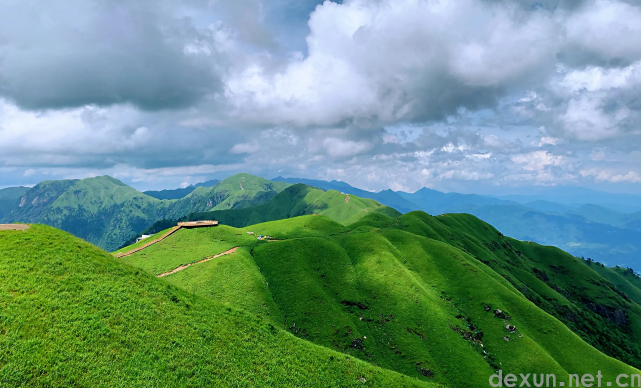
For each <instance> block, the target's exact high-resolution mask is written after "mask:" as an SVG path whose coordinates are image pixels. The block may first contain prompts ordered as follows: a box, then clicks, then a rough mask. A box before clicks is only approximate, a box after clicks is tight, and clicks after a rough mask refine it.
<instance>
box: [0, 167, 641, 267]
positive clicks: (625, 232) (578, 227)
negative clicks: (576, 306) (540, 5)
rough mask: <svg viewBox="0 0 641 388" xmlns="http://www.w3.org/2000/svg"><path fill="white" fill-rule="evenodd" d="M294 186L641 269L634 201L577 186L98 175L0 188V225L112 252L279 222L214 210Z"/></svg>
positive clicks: (258, 201)
mask: <svg viewBox="0 0 641 388" xmlns="http://www.w3.org/2000/svg"><path fill="white" fill-rule="evenodd" d="M292 184H305V185H308V186H311V187H315V188H318V189H321V190H325V191H328V190H335V191H337V192H340V193H345V194H349V195H352V196H357V197H360V198H363V199H371V200H374V201H376V202H377V203H380V204H382V205H385V206H389V207H390V208H393V209H395V210H397V211H399V212H401V213H407V212H410V211H413V210H422V211H425V212H427V213H429V214H432V215H439V214H447V213H469V214H472V215H474V216H477V217H479V218H480V219H482V220H483V221H486V222H488V223H490V224H492V225H493V226H495V227H496V228H497V229H499V230H500V231H502V232H503V233H505V234H506V235H509V236H511V237H514V238H517V239H520V240H524V241H534V242H538V243H541V244H545V245H554V246H557V247H559V248H561V249H564V250H566V251H568V252H570V253H572V254H574V255H577V256H580V257H581V256H583V257H586V258H591V259H593V260H596V261H598V262H603V263H606V264H608V265H610V266H614V265H621V266H624V267H632V268H635V269H636V270H637V271H641V212H633V211H635V210H636V209H638V208H640V207H641V196H634V195H628V194H610V193H602V192H598V191H593V190H587V189H579V188H563V189H554V190H549V191H547V192H545V193H543V194H541V193H539V194H534V195H522V196H519V195H511V196H502V197H499V196H485V195H475V194H460V193H443V192H440V191H436V190H432V189H428V188H423V189H420V190H418V191H416V192H414V193H408V192H402V191H399V192H395V191H392V190H383V191H380V192H371V191H367V190H362V189H359V188H356V187H353V186H351V185H349V184H347V183H345V182H341V181H324V180H314V179H303V178H283V177H277V178H274V179H272V180H271V181H268V180H266V179H263V178H259V177H255V176H253V175H249V174H238V175H234V176H232V177H229V178H227V179H225V180H223V181H217V180H214V181H207V182H203V183H199V184H196V185H193V186H189V187H186V188H180V189H174V190H161V191H147V192H144V193H141V192H139V191H137V190H135V189H134V188H132V187H129V186H127V185H125V184H123V183H122V182H120V181H118V180H116V179H113V178H110V177H98V178H89V179H84V180H65V181H45V182H42V183H40V184H38V185H36V186H35V187H33V188H31V189H29V188H25V187H16V188H8V189H3V190H0V220H2V222H15V221H20V222H38V223H45V224H48V225H52V226H55V227H59V228H61V229H63V230H66V231H69V232H71V233H73V234H75V235H76V236H79V237H82V238H84V239H86V240H87V241H89V242H92V243H94V244H96V245H98V246H100V247H102V248H105V249H107V250H115V249H117V248H119V247H120V246H122V245H123V244H124V243H126V242H129V241H130V240H131V239H132V238H135V237H136V236H137V235H139V234H140V233H141V232H142V231H144V230H146V229H148V228H150V227H152V225H154V224H155V223H157V222H159V221H162V220H170V221H168V222H174V221H175V220H177V219H181V218H185V219H186V218H189V216H190V214H194V213H204V212H212V211H213V212H216V213H211V214H208V216H210V217H211V216H215V217H224V218H225V219H226V220H231V219H233V218H234V217H237V216H239V217H246V216H247V215H248V214H251V217H250V218H251V220H253V221H256V222H259V221H267V220H273V219H276V218H274V217H280V216H284V215H285V213H287V212H285V213H282V212H281V210H279V211H277V212H276V213H278V215H277V216H276V215H274V214H276V213H274V211H273V210H271V209H265V208H256V209H253V210H248V211H246V212H240V213H239V212H236V213H230V214H227V213H224V212H222V213H221V211H225V210H230V209H245V208H250V207H254V206H257V205H263V204H267V203H268V202H269V201H270V200H272V199H273V198H274V197H275V196H276V195H277V194H278V193H280V192H282V191H283V190H284V189H285V188H287V187H288V186H290V185H292ZM587 201H594V202H595V203H590V202H587ZM608 204H610V205H611V206H606V205H608ZM270 206H271V205H270ZM279 206H280V205H279ZM626 209H627V210H626ZM281 213H282V214H281ZM232 214H234V215H232ZM267 214H272V215H274V216H268V215H267ZM287 214H290V213H287ZM301 214H303V213H301ZM200 217H202V215H201V216H200ZM248 219H249V218H248ZM230 222H232V223H231V224H232V225H235V226H242V225H245V224H243V223H240V222H239V221H230ZM159 225H165V224H162V223H161V224H159ZM159 225H156V226H154V227H152V228H151V229H155V228H157V227H159Z"/></svg>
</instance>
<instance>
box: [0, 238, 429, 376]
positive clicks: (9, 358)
mask: <svg viewBox="0 0 641 388" xmlns="http://www.w3.org/2000/svg"><path fill="white" fill-rule="evenodd" d="M0 252H2V253H1V255H0V387H3V388H4V387H27V386H29V387H75V386H85V387H223V386H233V387H241V386H247V387H254V386H273V387H287V386H290V387H300V386H308V387H315V386H318V387H328V386H335V387H343V386H363V379H364V380H365V381H366V384H367V385H372V386H378V387H403V386H408V387H409V386H413V387H425V386H430V385H428V383H425V382H419V381H417V380H415V379H413V378H410V377H407V376H403V375H400V374H397V373H394V372H392V371H388V370H384V369H380V368H377V367H374V366H372V365H368V364H366V363H364V362H362V361H359V360H357V359H355V358H352V357H349V358H346V356H345V355H344V354H341V353H337V352H335V351H332V350H329V349H327V348H323V347H320V346H317V345H314V344H311V343H309V342H306V341H303V340H301V339H298V338H295V337H294V336H293V335H291V334H289V333H286V332H285V331H283V330H282V329H280V328H278V327H276V326H274V325H272V324H270V323H269V322H266V321H263V320H260V319H258V318H257V317H256V316H254V315H252V314H249V313H246V312H241V311H238V310H236V309H234V308H229V307H224V306H221V305H218V304H215V303H213V302H211V301H208V300H206V299H204V298H201V297H199V296H196V295H194V294H192V293H189V292H186V291H183V290H181V289H179V288H177V287H175V286H172V285H170V284H168V283H167V282H165V281H163V280H159V279H156V278H154V277H153V276H151V275H149V274H147V273H146V272H144V271H141V270H138V269H135V268H133V267H129V266H127V265H124V264H122V263H120V262H118V261H117V260H116V259H114V258H113V257H112V256H110V255H108V254H106V253H105V252H104V251H102V250H100V249H98V248H95V247H93V246H91V245H90V244H88V243H86V242H84V241H81V240H79V239H77V238H75V237H72V236H71V235H69V234H66V233H64V232H61V231H59V230H55V229H53V228H50V227H45V226H38V225H34V226H32V228H31V229H29V230H27V231H0ZM233 265H237V263H233ZM241 267H242V265H241ZM234 307H235V306H234ZM240 307H244V306H242V305H241V306H240Z"/></svg>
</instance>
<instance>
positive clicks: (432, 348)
mask: <svg viewBox="0 0 641 388" xmlns="http://www.w3.org/2000/svg"><path fill="white" fill-rule="evenodd" d="M309 193H310V192H305V191H302V192H300V193H299V194H301V195H303V194H305V195H303V196H306V195H307V194H309ZM350 201H351V200H350ZM477 222H479V223H480V224H478V225H477V224H476V223H477ZM468 228H472V230H471V231H468ZM477 228H481V230H482V232H481V236H474V234H473V233H472V232H474V231H475V230H476V229H477ZM485 228H487V229H485ZM185 232H186V234H190V233H194V234H195V233H203V234H210V235H209V237H207V239H206V241H207V242H206V243H205V244H211V243H210V242H209V241H211V240H216V238H218V239H219V240H221V241H222V240H224V245H221V246H212V247H211V250H207V249H206V250H204V251H199V253H198V254H194V255H190V254H189V251H190V249H193V247H194V244H195V243H194V241H196V240H197V238H196V237H194V238H193V239H192V238H188V237H187V236H186V235H183V236H182V237H181V236H180V235H178V236H177V237H180V239H181V240H180V241H179V239H178V238H176V239H174V240H173V241H172V240H171V239H167V240H165V241H162V242H160V243H159V244H158V245H159V247H157V248H156V249H157V252H159V253H158V254H157V256H155V258H153V259H152V260H153V261H157V262H159V263H161V262H165V261H167V260H171V256H174V255H176V252H186V254H185V255H184V256H183V257H182V259H181V260H180V262H181V265H182V264H189V263H195V262H198V261H200V260H201V259H202V258H203V256H212V255H215V254H217V253H220V252H222V251H223V250H225V249H226V248H227V247H228V246H236V247H240V248H239V249H238V250H237V251H236V253H235V254H230V255H225V256H221V257H219V258H217V259H214V260H211V261H208V262H206V263H202V264H196V265H193V266H191V267H189V268H187V269H186V270H184V271H180V272H178V273H176V274H173V275H169V276H167V277H166V278H165V279H166V281H168V282H170V283H172V284H174V285H176V286H177V287H180V288H184V289H186V290H188V291H189V292H193V293H195V294H197V295H200V296H203V297H205V298H208V299H210V300H213V301H216V302H218V303H224V304H228V305H230V306H242V307H243V308H244V309H246V310H247V311H250V312H252V313H253V314H256V315H258V316H260V317H262V318H264V319H266V320H268V321H269V322H272V323H273V324H274V325H275V326H278V327H281V328H283V329H286V330H288V331H289V332H290V333H292V334H294V335H295V336H297V337H300V338H302V339H305V340H308V341H311V342H313V343H316V344H318V345H322V346H324V347H327V348H333V349H335V350H337V351H340V352H344V353H347V354H348V355H349V356H353V357H356V358H359V359H361V360H364V361H367V362H370V363H372V364H375V365H379V366H381V367H383V368H386V369H390V370H394V371H396V372H399V373H402V374H405V375H407V376H409V377H413V378H417V379H421V380H424V381H429V382H435V383H440V384H444V385H447V386H452V387H470V386H474V387H478V386H486V385H487V381H488V378H489V377H490V375H492V374H493V373H494V371H495V370H497V369H502V370H504V371H509V372H506V373H524V374H527V373H556V374H557V376H558V377H559V378H564V379H567V376H568V374H569V373H580V374H583V373H596V372H595V371H597V370H601V371H602V372H603V374H604V375H606V376H608V377H609V378H614V377H616V376H617V375H618V374H620V373H627V374H635V373H639V371H637V370H635V369H633V368H632V367H630V366H627V365H625V364H624V363H623V362H621V361H617V360H615V359H613V358H610V357H608V356H607V355H604V354H603V353H601V352H599V351H598V350H597V349H595V348H594V347H593V346H590V344H588V343H586V341H584V340H582V339H581V337H580V335H581V334H585V333H581V332H580V330H578V329H577V328H576V327H575V328H574V330H575V331H576V332H573V331H572V330H570V328H569V327H568V326H566V325H565V324H564V323H563V322H561V321H560V320H559V319H557V318H555V316H554V314H551V313H549V312H547V310H545V308H544V309H541V308H539V307H537V306H536V305H535V304H534V303H533V301H532V300H528V297H526V294H525V293H524V292H523V289H522V287H521V284H519V283H518V282H517V281H515V280H514V279H512V277H513V276H515V275H513V274H512V272H510V271H513V272H514V273H518V275H519V276H520V277H521V278H523V279H525V280H526V281H528V282H531V283H532V286H533V287H534V286H536V287H538V288H537V291H538V293H537V295H540V296H541V297H543V296H544V297H547V298H550V299H553V298H556V299H553V300H559V301H560V300H561V299H562V298H565V297H563V296H556V295H555V293H557V294H558V293H559V292H558V291H555V290H553V289H551V287H550V286H549V285H548V284H544V283H542V282H540V281H539V282H540V283H537V280H536V279H537V278H536V277H535V276H530V277H528V276H527V270H530V268H528V267H527V266H524V268H525V269H523V270H522V272H523V273H520V272H518V271H517V270H513V269H510V270H509V271H508V270H507V268H509V267H508V266H509V265H510V264H508V263H506V262H505V261H506V260H507V259H506V258H505V255H504V253H503V252H502V251H499V252H497V250H496V249H494V250H492V249H490V248H488V246H486V245H485V240H486V239H487V238H493V239H499V238H503V237H502V236H500V235H499V233H498V232H497V231H495V230H494V229H493V228H491V227H490V226H489V225H487V224H484V223H482V222H480V221H478V220H476V219H474V218H473V217H467V216H463V217H456V216H455V217H449V216H448V217H443V218H439V219H436V218H434V217H431V216H429V215H427V214H425V213H422V212H413V213H409V214H407V215H404V216H401V217H398V218H392V217H388V216H386V215H384V214H380V213H371V214H367V215H366V216H365V217H362V218H361V219H360V220H359V221H358V222H356V223H354V224H352V225H350V226H344V225H342V224H340V223H338V222H336V221H333V220H331V219H330V218H328V217H324V216H315V215H308V216H302V217H296V218H292V219H283V220H278V221H274V222H267V223H263V224H258V225H252V226H248V227H245V228H243V229H234V228H229V227H227V228H221V227H214V228H210V229H209V231H208V232H196V231H195V230H186V231H185ZM248 232H251V233H254V235H251V234H247V233H248ZM218 233H220V234H218ZM485 233H487V236H485ZM256 234H263V235H269V236H272V241H269V242H267V241H259V240H257V239H255V237H254V236H255V235H256ZM215 236H218V237H215ZM247 236H251V237H252V238H251V239H248V238H247ZM274 240H275V241H274ZM506 241H507V240H505V241H504V240H501V239H500V242H497V244H499V246H500V244H502V243H505V242H506ZM466 244H467V245H469V247H466ZM513 244H516V243H513ZM163 245H167V247H166V248H162V247H163ZM170 246H171V248H170ZM489 247H492V245H491V244H489ZM161 249H167V250H168V251H167V252H170V251H169V250H171V252H174V253H167V254H166V255H165V254H162V253H160V252H161ZM198 249H200V248H198ZM532 249H533V250H532V251H531V252H527V253H521V258H523V260H526V258H527V260H530V261H531V263H539V262H546V260H553V259H552V258H548V257H547V256H548V255H552V254H553V253H554V252H552V251H551V250H550V248H547V247H541V246H536V247H532ZM473 250H477V251H478V255H482V256H483V257H484V258H485V259H487V260H485V259H481V260H479V259H480V257H478V256H477V255H476V254H475V253H474V252H473ZM524 251H525V250H523V252H524ZM143 252H144V251H143ZM149 255H151V253H149ZM514 255H515V256H518V255H517V254H516V253H514ZM530 257H531V258H530ZM570 257H571V256H570ZM149 258H150V256H146V257H143V256H142V255H141V254H140V255H139V254H136V255H133V256H131V258H129V259H127V262H128V263H129V264H130V265H133V266H138V267H140V268H143V269H146V270H147V271H150V273H157V272H158V270H156V272H154V270H153V269H152V270H150V267H149V266H148V264H147V260H148V259H149ZM510 258H511V256H510ZM490 259H491V260H494V261H495V262H496V263H497V268H498V269H501V271H502V272H501V271H499V270H495V269H493V268H492V267H491V265H490V264H485V262H484V261H487V262H488V263H489V260H490ZM561 259H563V257H562V258H561ZM483 260H484V261H483ZM176 264H178V262H172V263H171V265H176ZM528 265H533V264H528ZM579 265H580V266H581V267H580V268H581V269H583V270H586V271H587V272H585V273H580V274H578V275H577V276H579V277H583V276H593V277H594V279H601V278H600V277H599V276H598V274H596V273H595V272H593V271H591V272H590V270H589V268H587V267H586V266H585V265H584V264H583V263H580V262H579ZM577 268H579V267H577ZM526 269H527V270H526ZM573 269H574V268H573ZM519 280H520V279H519ZM579 283H580V284H583V283H581V282H579ZM528 284H529V283H528ZM559 284H563V285H564V286H565V283H561V282H559ZM595 292H596V294H595V295H596V296H604V295H607V296H608V297H612V298H614V299H613V301H614V302H617V303H619V302H620V301H623V302H621V303H626V301H625V300H624V299H623V298H621V299H620V300H619V299H617V297H618V294H616V293H615V292H612V294H609V293H603V292H602V290H601V289H596V291H595ZM559 295H560V294H559ZM566 300H567V299H566ZM559 303H560V302H559ZM569 303H570V302H569V301H567V302H566V304H565V306H568V305H569ZM600 303H606V301H605V300H600ZM550 304H551V303H550ZM625 306H626V308H628V307H629V308H630V309H631V310H629V311H627V314H628V315H627V317H628V319H629V320H628V324H629V327H628V329H629V330H630V333H629V335H631V338H630V343H626V344H623V343H617V344H616V345H614V346H615V347H616V346H623V345H630V344H631V343H632V341H633V339H634V338H636V337H635V335H636V334H634V332H635V330H636V329H637V328H638V327H639V325H638V321H636V318H635V316H634V314H636V312H635V311H636V310H634V309H633V308H632V307H630V305H629V304H628V305H625ZM544 307H545V306H544ZM497 309H500V310H502V311H503V312H505V314H507V315H502V314H495V313H494V312H495V310H497ZM576 309H577V311H578V312H583V310H580V309H579V307H576ZM551 312H552V313H555V311H551ZM586 314H587V313H586ZM594 314H596V313H594ZM596 317H598V318H601V317H600V316H599V315H598V314H597V315H596ZM595 319H597V318H595ZM598 323H599V324H603V326H601V327H599V328H596V329H595V330H601V332H599V333H601V334H602V335H607V334H608V333H610V331H612V333H618V332H615V331H614V330H616V328H615V327H613V326H609V323H608V322H607V321H603V322H602V321H598ZM506 325H513V326H515V327H516V331H515V332H511V331H510V330H508V329H507V328H506ZM581 329H583V328H581ZM621 333H622V332H621ZM621 333H619V334H621ZM592 334H594V333H592ZM617 335H618V334H617ZM506 338H507V340H506ZM589 338H591V337H588V339H589ZM611 338H612V339H620V338H619V337H617V336H616V335H614V334H612V336H611ZM605 350H606V351H608V350H610V351H611V350H612V349H605ZM630 352H632V353H628V350H625V349H623V350H622V351H621V352H620V353H617V354H616V355H617V356H619V357H620V358H622V359H626V360H627V361H628V362H630V361H629V360H628V359H627V358H626V357H627V356H630V355H631V354H634V350H631V351H630ZM615 353H616V352H615ZM628 358H629V357H628ZM631 363H632V362H631Z"/></svg>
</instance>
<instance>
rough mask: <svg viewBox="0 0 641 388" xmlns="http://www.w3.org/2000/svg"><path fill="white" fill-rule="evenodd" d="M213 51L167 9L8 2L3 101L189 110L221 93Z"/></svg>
mask: <svg viewBox="0 0 641 388" xmlns="http://www.w3.org/2000/svg"><path fill="white" fill-rule="evenodd" d="M192 3H195V2H192ZM205 8H206V7H205ZM195 44H201V45H206V46H207V47H210V48H211V50H209V51H200V52H193V51H189V50H188V48H189V47H193V46H194V45H195ZM215 46H216V42H215V31H212V30H211V29H209V28H204V29H197V28H196V27H195V26H194V24H193V23H192V21H191V20H190V18H189V17H186V16H185V15H181V14H180V12H179V10H178V9H177V8H176V7H175V6H173V5H172V3H171V2H169V1H164V0H161V1H158V2H156V1H150V0H135V1H127V2H111V1H107V0H87V1H85V0H65V1H59V0H55V1H36V2H22V1H13V0H9V1H3V2H0V58H1V59H0V95H2V96H4V97H6V98H9V99H11V100H12V101H14V102H15V103H16V104H17V105H18V106H20V107H21V108H24V109H33V110H38V109H49V108H51V109H59V108H69V107H79V106H83V105H88V104H96V105H101V106H108V105H112V104H127V103H130V104H133V105H135V106H137V107H139V108H141V109H145V110H157V109H163V108H180V107H187V106H190V105H192V104H194V103H195V102H197V101H199V100H200V99H201V98H202V97H203V96H205V95H207V94H210V93H215V92H217V91H218V90H220V89H221V82H220V79H219V76H218V75H217V74H216V63H217V62H218V61H220V59H219V57H218V56H217V53H216V48H215Z"/></svg>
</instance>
